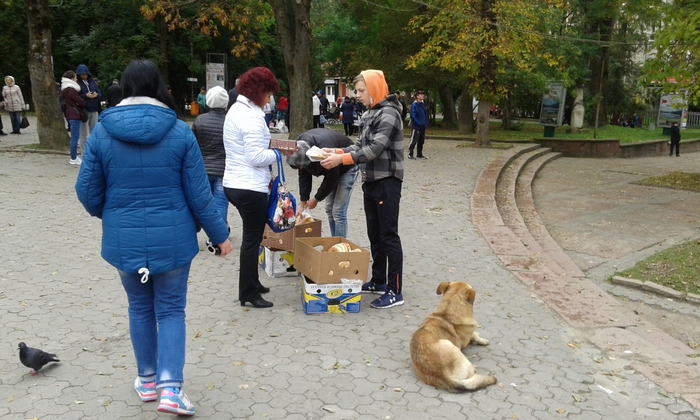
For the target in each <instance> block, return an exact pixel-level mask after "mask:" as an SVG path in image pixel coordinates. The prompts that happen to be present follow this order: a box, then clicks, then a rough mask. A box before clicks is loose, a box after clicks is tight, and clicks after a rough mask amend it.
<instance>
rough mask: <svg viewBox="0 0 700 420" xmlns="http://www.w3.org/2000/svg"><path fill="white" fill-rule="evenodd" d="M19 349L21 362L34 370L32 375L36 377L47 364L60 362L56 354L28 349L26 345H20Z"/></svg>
mask: <svg viewBox="0 0 700 420" xmlns="http://www.w3.org/2000/svg"><path fill="white" fill-rule="evenodd" d="M17 349H19V360H20V362H22V364H23V365H24V366H26V367H28V368H32V371H31V372H30V373H31V374H32V375H36V374H37V372H38V371H39V369H41V368H42V367H44V365H45V364H47V363H50V362H60V360H58V359H57V357H56V355H55V354H51V353H46V352H45V351H42V350H39V349H34V348H31V347H27V345H26V344H24V343H19V346H18V347H17Z"/></svg>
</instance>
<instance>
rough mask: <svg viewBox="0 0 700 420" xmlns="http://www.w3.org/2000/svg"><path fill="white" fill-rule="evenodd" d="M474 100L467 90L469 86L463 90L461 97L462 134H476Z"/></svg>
mask: <svg viewBox="0 0 700 420" xmlns="http://www.w3.org/2000/svg"><path fill="white" fill-rule="evenodd" d="M473 102H474V99H473V97H472V95H471V92H469V89H468V88H467V85H465V86H464V88H463V89H462V95H461V96H460V97H459V117H458V118H459V132H460V133H461V134H474V108H472V106H473V105H472V104H473Z"/></svg>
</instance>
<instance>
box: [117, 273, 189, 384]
mask: <svg viewBox="0 0 700 420" xmlns="http://www.w3.org/2000/svg"><path fill="white" fill-rule="evenodd" d="M118 271H119V276H120V277H121V279H122V285H123V286H124V290H126V296H127V299H128V301H129V333H130V335H131V345H132V346H133V347H134V355H135V356H136V367H137V370H138V375H139V379H141V381H142V382H151V381H153V380H155V381H156V383H157V385H156V386H157V387H158V388H164V387H175V388H178V387H181V386H182V382H183V377H182V376H183V375H182V370H183V368H184V367H185V340H186V338H185V334H186V330H185V305H186V304H187V278H188V276H189V274H190V264H187V265H184V266H182V267H180V268H177V269H175V270H173V271H169V272H167V273H161V274H152V275H150V276H149V277H148V280H147V281H146V282H145V283H142V282H141V278H142V275H141V274H138V273H125V272H123V271H121V270H118Z"/></svg>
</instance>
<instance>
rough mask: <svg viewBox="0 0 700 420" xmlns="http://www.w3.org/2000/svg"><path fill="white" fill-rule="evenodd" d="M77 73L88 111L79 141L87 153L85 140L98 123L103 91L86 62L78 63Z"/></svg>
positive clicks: (81, 125)
mask: <svg viewBox="0 0 700 420" xmlns="http://www.w3.org/2000/svg"><path fill="white" fill-rule="evenodd" d="M75 74H77V75H78V85H79V86H80V97H81V98H83V99H84V100H85V110H86V111H87V113H88V120H87V122H84V123H81V124H80V140H79V141H78V149H79V150H80V153H85V142H87V139H88V137H89V136H90V133H92V130H94V129H95V126H96V125H97V119H98V117H99V112H100V108H101V106H102V105H101V104H100V103H101V101H102V91H101V90H100V87H99V86H98V85H97V82H96V81H95V79H93V78H92V75H91V74H90V70H89V69H88V68H87V66H86V65H85V64H80V65H78V68H77V69H75Z"/></svg>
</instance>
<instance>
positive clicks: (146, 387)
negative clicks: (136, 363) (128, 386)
mask: <svg viewBox="0 0 700 420" xmlns="http://www.w3.org/2000/svg"><path fill="white" fill-rule="evenodd" d="M134 390H135V391H136V393H137V394H139V398H141V401H144V402H146V401H155V400H157V399H158V390H157V389H156V381H151V382H141V380H140V379H139V378H136V380H135V381H134Z"/></svg>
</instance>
